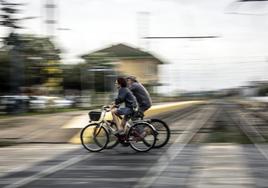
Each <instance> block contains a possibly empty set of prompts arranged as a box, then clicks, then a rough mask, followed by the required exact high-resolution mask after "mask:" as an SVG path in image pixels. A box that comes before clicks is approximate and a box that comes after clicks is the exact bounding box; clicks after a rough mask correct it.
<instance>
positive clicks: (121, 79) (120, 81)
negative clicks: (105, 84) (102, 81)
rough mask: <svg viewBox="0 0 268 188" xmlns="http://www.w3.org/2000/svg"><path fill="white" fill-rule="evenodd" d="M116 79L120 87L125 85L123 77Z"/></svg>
mask: <svg viewBox="0 0 268 188" xmlns="http://www.w3.org/2000/svg"><path fill="white" fill-rule="evenodd" d="M116 81H117V83H118V84H119V85H120V86H121V87H127V81H126V79H125V78H123V77H118V78H117V80H116Z"/></svg>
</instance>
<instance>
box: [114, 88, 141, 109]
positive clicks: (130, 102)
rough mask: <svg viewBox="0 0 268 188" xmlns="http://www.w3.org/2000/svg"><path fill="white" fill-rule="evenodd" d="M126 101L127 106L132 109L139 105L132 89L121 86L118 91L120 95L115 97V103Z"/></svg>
mask: <svg viewBox="0 0 268 188" xmlns="http://www.w3.org/2000/svg"><path fill="white" fill-rule="evenodd" d="M121 103H125V106H126V107H128V108H131V109H134V108H136V107H137V101H136V98H135V97H134V95H133V94H132V93H131V91H130V90H129V89H128V88H126V87H121V88H120V89H119V91H118V96H117V98H116V99H115V104H116V105H119V104H121Z"/></svg>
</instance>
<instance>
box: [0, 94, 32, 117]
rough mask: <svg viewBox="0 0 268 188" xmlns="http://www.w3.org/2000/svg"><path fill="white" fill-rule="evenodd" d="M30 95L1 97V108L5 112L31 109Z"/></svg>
mask: <svg viewBox="0 0 268 188" xmlns="http://www.w3.org/2000/svg"><path fill="white" fill-rule="evenodd" d="M29 101H30V99H29V97H28V96H26V95H4V96H1V97H0V109H1V111H2V112H4V113H20V112H26V111H28V110H29Z"/></svg>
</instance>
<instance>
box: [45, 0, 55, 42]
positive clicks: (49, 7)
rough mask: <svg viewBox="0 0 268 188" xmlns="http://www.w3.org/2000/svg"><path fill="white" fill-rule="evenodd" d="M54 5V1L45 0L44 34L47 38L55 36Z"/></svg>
mask: <svg viewBox="0 0 268 188" xmlns="http://www.w3.org/2000/svg"><path fill="white" fill-rule="evenodd" d="M56 8H57V6H56V4H55V1H54V0H46V3H45V23H46V33H47V36H48V37H49V38H53V37H54V36H55V28H56V24H57V21H56Z"/></svg>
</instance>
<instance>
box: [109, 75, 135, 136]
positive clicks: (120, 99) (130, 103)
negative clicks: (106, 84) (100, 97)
mask: <svg viewBox="0 0 268 188" xmlns="http://www.w3.org/2000/svg"><path fill="white" fill-rule="evenodd" d="M115 85H116V87H117V89H118V96H117V98H116V99H115V102H114V104H113V106H112V110H111V112H112V116H113V120H114V122H115V124H116V126H117V129H118V135H124V127H125V124H126V122H127V120H128V116H129V115H131V114H133V112H134V109H135V108H137V101H136V98H135V97H134V95H133V94H132V93H131V91H130V90H129V89H128V88H127V81H126V79H124V78H123V77H119V78H117V80H116V82H115ZM120 104H125V107H120V108H118V105H120ZM120 115H124V118H123V119H122V121H121V122H120V118H119V117H118V116H120Z"/></svg>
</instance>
